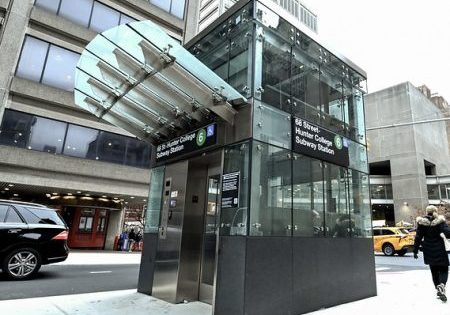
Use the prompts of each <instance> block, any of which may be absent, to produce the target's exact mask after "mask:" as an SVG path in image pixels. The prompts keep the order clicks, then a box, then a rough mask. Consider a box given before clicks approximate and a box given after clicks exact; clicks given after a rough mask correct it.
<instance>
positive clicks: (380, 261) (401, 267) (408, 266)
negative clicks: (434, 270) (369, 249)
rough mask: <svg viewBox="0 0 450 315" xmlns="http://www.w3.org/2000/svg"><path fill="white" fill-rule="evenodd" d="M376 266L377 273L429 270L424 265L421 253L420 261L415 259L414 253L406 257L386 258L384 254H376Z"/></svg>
mask: <svg viewBox="0 0 450 315" xmlns="http://www.w3.org/2000/svg"><path fill="white" fill-rule="evenodd" d="M375 265H376V269H377V271H383V272H396V271H408V270H428V269H429V267H428V265H425V264H424V263H423V256H422V253H421V252H419V258H418V259H414V257H413V254H412V253H408V254H406V255H405V256H398V255H394V256H385V255H383V254H379V253H375Z"/></svg>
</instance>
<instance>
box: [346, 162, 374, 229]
mask: <svg viewBox="0 0 450 315" xmlns="http://www.w3.org/2000/svg"><path fill="white" fill-rule="evenodd" d="M348 187H349V209H350V218H351V220H350V229H351V232H352V236H354V237H371V236H372V211H371V207H370V199H369V175H367V174H363V173H360V172H357V171H352V170H349V171H348Z"/></svg>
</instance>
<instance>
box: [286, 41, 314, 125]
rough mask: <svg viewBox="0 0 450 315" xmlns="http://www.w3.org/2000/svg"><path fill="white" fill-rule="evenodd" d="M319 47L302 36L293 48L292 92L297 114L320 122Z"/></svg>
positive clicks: (294, 109) (293, 108)
mask: <svg viewBox="0 0 450 315" xmlns="http://www.w3.org/2000/svg"><path fill="white" fill-rule="evenodd" d="M318 53H319V50H318V47H317V45H316V44H315V43H314V42H313V41H312V40H311V39H309V38H307V37H304V36H302V37H301V38H299V39H298V41H297V45H296V46H295V47H294V48H293V49H292V67H291V94H292V105H293V107H292V111H293V113H294V114H295V115H298V116H300V117H303V118H305V119H306V120H308V121H310V122H312V123H316V124H320V97H319V66H318V63H317V58H318Z"/></svg>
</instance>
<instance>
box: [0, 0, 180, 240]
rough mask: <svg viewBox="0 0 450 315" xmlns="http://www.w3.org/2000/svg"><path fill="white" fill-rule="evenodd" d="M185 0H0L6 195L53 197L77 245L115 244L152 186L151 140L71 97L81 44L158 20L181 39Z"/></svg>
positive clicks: (2, 191) (1, 179) (0, 194)
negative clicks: (127, 216)
mask: <svg viewBox="0 0 450 315" xmlns="http://www.w3.org/2000/svg"><path fill="white" fill-rule="evenodd" d="M188 10H189V7H188V5H187V2H185V1H184V0H164V1H161V0H129V1H119V0H83V1H81V0H80V1H74V0H54V1H51V0H50V1H49V0H35V1H34V0H0V51H1V54H0V69H1V72H0V121H2V125H1V127H0V198H4V199H10V198H14V199H20V200H25V201H35V202H41V203H45V204H50V205H52V206H53V207H57V208H59V209H60V210H61V211H62V214H63V216H64V218H65V219H66V221H67V222H68V223H69V224H70V225H71V236H70V238H69V244H70V245H71V246H73V247H90V248H112V246H113V242H114V238H115V236H116V235H117V234H118V233H119V231H120V228H121V224H122V219H123V214H124V208H127V207H128V208H142V206H143V205H144V204H145V202H146V198H147V195H148V183H149V177H150V172H149V165H150V160H149V155H150V150H151V149H150V146H149V145H148V144H146V143H144V142H141V141H139V140H137V139H136V138H135V136H134V135H132V134H130V133H128V132H126V131H124V130H123V129H121V128H118V127H116V126H113V125H111V124H108V123H106V122H105V121H101V120H98V119H95V117H93V116H92V115H90V114H88V113H87V112H85V111H83V110H81V109H80V108H79V107H77V106H75V104H74V100H73V98H74V93H73V87H74V86H73V82H74V71H75V65H76V63H77V61H78V58H79V54H80V53H81V52H82V50H83V49H84V47H85V45H86V44H87V43H89V42H90V41H91V40H92V39H93V38H94V37H95V36H96V35H97V34H98V32H101V31H104V30H106V29H108V28H110V27H113V26H116V25H118V24H123V23H127V22H130V21H134V20H147V19H149V20H152V21H154V22H155V23H157V24H158V25H160V26H161V27H162V28H164V29H165V30H166V31H167V33H168V34H170V36H172V37H173V38H174V39H176V40H178V41H180V42H182V41H183V39H184V35H185V33H184V28H185V18H184V17H185V15H187V12H188Z"/></svg>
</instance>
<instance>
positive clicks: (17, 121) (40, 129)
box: [0, 110, 151, 168]
mask: <svg viewBox="0 0 450 315" xmlns="http://www.w3.org/2000/svg"><path fill="white" fill-rule="evenodd" d="M0 144H3V145H9V146H13V147H18V148H27V149H29V150H36V151H41V152H47V153H53V154H63V155H68V156H73V157H78V158H86V159H92V160H100V161H107V162H112V163H118V164H125V165H129V166H134V167H142V168H148V167H150V156H151V146H150V145H149V144H147V143H145V142H143V141H140V140H138V139H136V138H131V137H126V136H121V135H117V134H114V133H110V132H106V131H99V130H97V129H92V128H87V127H81V126H77V125H72V124H67V123H65V122H61V121H57V120H52V119H48V118H43V117H39V116H34V115H30V114H25V113H21V112H16V111H13V110H5V113H4V115H3V122H2V125H1V126H0Z"/></svg>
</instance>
